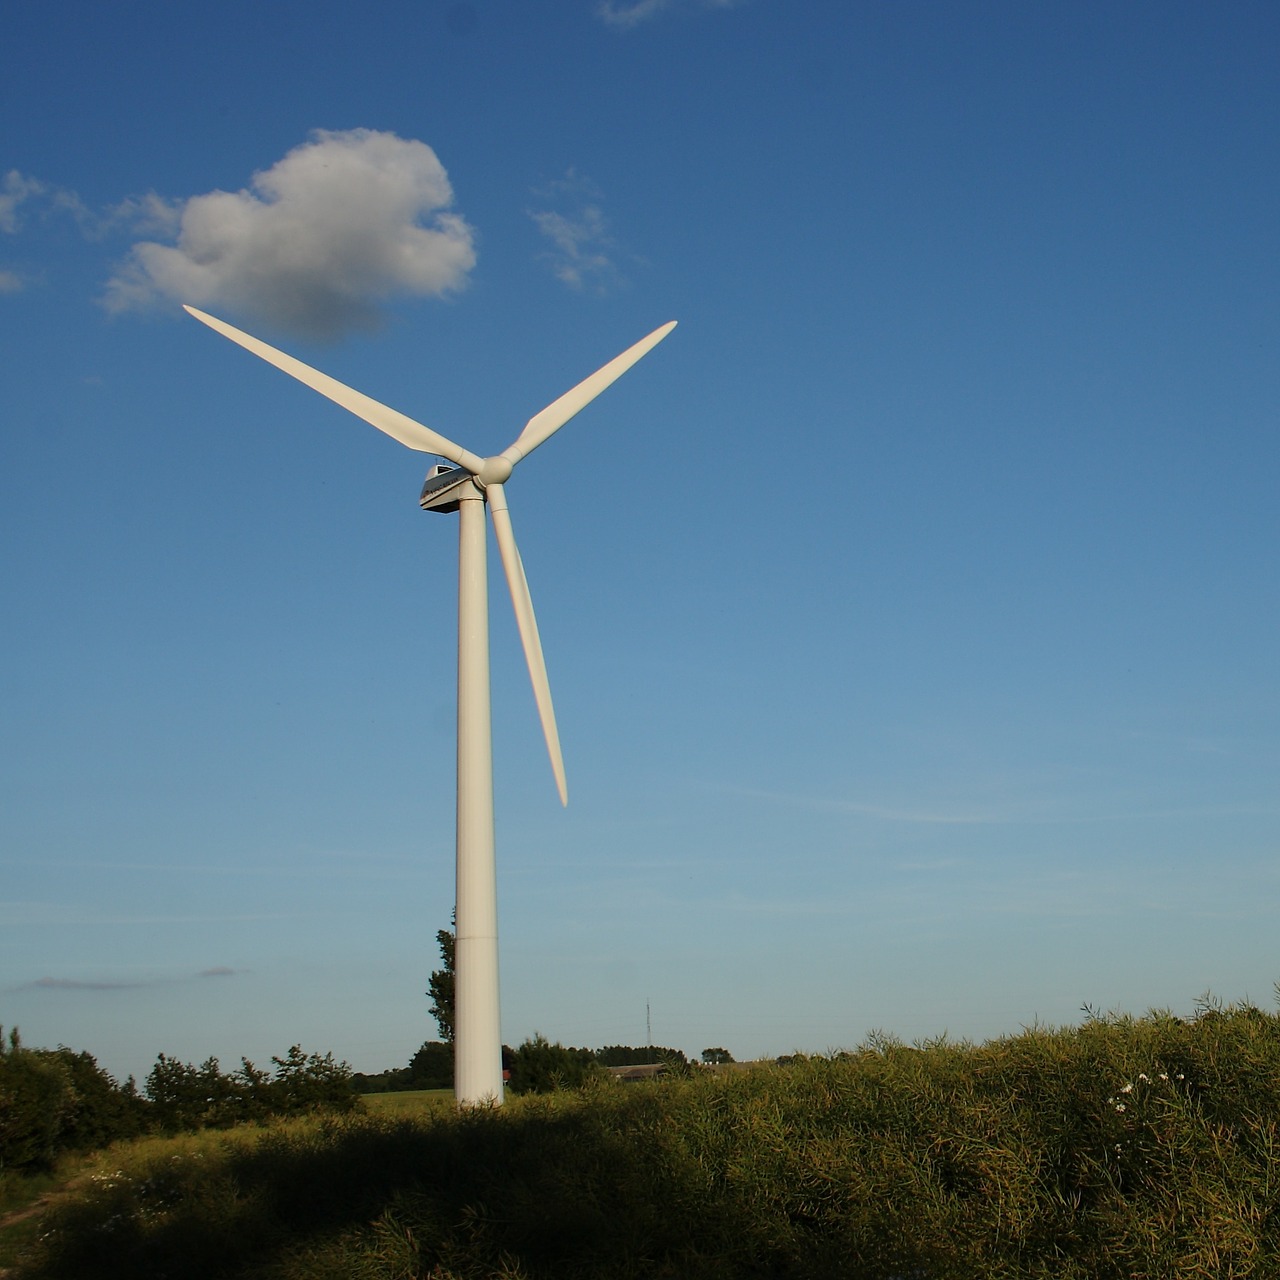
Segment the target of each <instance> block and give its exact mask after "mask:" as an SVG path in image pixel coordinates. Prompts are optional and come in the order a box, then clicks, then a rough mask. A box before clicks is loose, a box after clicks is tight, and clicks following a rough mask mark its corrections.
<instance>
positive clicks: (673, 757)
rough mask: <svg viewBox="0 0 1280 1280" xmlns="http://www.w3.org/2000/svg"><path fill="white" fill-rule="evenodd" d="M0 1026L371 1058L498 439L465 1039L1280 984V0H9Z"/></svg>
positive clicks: (402, 1023)
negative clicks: (430, 430) (476, 991)
mask: <svg viewBox="0 0 1280 1280" xmlns="http://www.w3.org/2000/svg"><path fill="white" fill-rule="evenodd" d="M0 40H3V43H4V46H5V47H6V49H8V50H9V53H10V57H9V58H8V60H7V69H6V75H5V77H4V79H3V83H0V100H2V101H3V114H2V118H3V119H4V120H5V121H6V129H5V132H4V138H3V146H2V147H0V184H2V185H0V317H3V321H2V323H3V325H4V351H5V359H4V360H3V361H2V362H0V396H2V398H3V404H4V407H5V412H4V419H3V422H4V425H3V442H4V444H3V447H4V454H3V466H2V467H0V522H2V525H3V537H4V547H5V554H4V557H3V560H2V561H0V591H2V593H3V594H2V596H0V599H2V600H3V613H4V618H5V623H4V627H3V629H2V630H0V636H2V638H3V640H2V643H3V658H4V661H3V666H2V668H0V679H2V680H3V686H2V687H0V706H3V717H4V725H5V732H4V734H3V737H2V738H0V751H2V752H3V759H2V761H0V764H2V767H0V788H2V796H3V798H2V801H0V857H2V859H3V877H2V883H0V893H2V897H3V904H2V905H0V911H2V912H3V915H2V917H0V919H2V921H3V927H2V928H0V1022H3V1023H4V1024H5V1025H13V1024H15V1023H16V1024H17V1025H19V1026H20V1027H21V1028H22V1031H23V1034H24V1038H25V1039H26V1040H27V1042H28V1043H32V1044H53V1043H58V1042H63V1043H66V1044H69V1045H71V1046H73V1047H75V1048H84V1049H88V1050H89V1051H91V1052H93V1053H95V1054H96V1055H97V1056H98V1057H99V1060H100V1061H101V1062H102V1063H103V1064H104V1065H105V1066H107V1067H108V1068H109V1069H110V1070H112V1071H114V1072H116V1073H118V1074H121V1075H124V1074H127V1073H130V1072H133V1073H136V1074H138V1075H139V1076H141V1075H143V1074H145V1072H146V1071H147V1069H148V1068H149V1066H150V1064H151V1063H152V1062H154V1059H155V1055H156V1054H157V1053H158V1052H161V1051H163V1052H165V1053H168V1054H173V1055H177V1056H179V1057H182V1058H184V1059H187V1060H202V1059H203V1058H204V1057H206V1056H208V1055H210V1054H213V1055H217V1056H218V1057H219V1058H221V1059H222V1061H223V1062H224V1064H227V1065H234V1064H235V1063H237V1062H238V1059H239V1057H240V1056H241V1055H247V1056H249V1057H250V1058H252V1059H254V1060H256V1061H259V1062H261V1061H263V1060H265V1059H266V1058H268V1057H269V1056H270V1055H271V1054H272V1053H279V1052H282V1051H283V1050H284V1049H285V1048H287V1047H288V1046H289V1045H290V1044H292V1043H294V1042H300V1043H302V1044H303V1046H304V1047H305V1048H307V1049H308V1050H312V1049H314V1050H321V1051H323V1050H332V1051H333V1052H334V1053H336V1054H337V1055H338V1056H340V1057H343V1058H346V1059H347V1060H348V1061H350V1062H351V1063H352V1064H353V1065H354V1066H355V1067H356V1068H358V1069H361V1070H366V1071H373V1070H378V1069H382V1068H384V1067H389V1066H397V1065H402V1064H403V1063H405V1062H406V1061H407V1060H408V1057H409V1056H410V1054H411V1053H412V1052H413V1050H414V1049H415V1048H416V1047H417V1045H418V1044H420V1043H421V1042H422V1041H423V1040H425V1039H427V1038H430V1037H433V1036H434V1034H435V1029H434V1024H433V1023H432V1022H431V1021H430V1019H429V1017H428V1014H427V1008H426V1005H427V1002H426V1000H425V998H424V996H423V992H424V990H425V987H426V981H427V977H428V975H429V973H430V970H431V969H432V968H433V967H434V966H435V964H436V963H437V962H438V954H437V951H436V947H435V940H434V935H435V931H436V930H437V929H438V928H441V927H443V926H444V925H445V924H447V922H448V919H449V913H450V910H451V907H452V901H453V785H454V776H453V775H454V763H453V736H454V729H453V719H452V717H453V705H454V664H455V634H454V626H455V609H456V606H455V596H454V591H455V582H456V554H457V552H456V527H455V524H454V522H452V521H450V520H446V519H444V518H441V517H438V516H434V515H426V514H424V513H422V512H420V511H419V510H418V508H417V503H416V499H417V491H418V488H419V486H420V484H421V480H422V475H423V473H424V471H425V468H426V466H427V465H429V463H430V462H431V459H430V458H428V457H425V456H424V455H421V454H414V453H411V452H409V451H407V450H405V449H403V448H401V447H400V446H399V445H398V444H396V443H394V442H393V441H391V440H389V439H387V438H386V437H384V436H382V435H380V434H379V433H378V432H376V431H374V430H373V429H372V428H370V427H368V426H366V425H365V424H363V423H361V422H359V421H358V420H357V419H355V418H353V417H351V416H350V415H348V414H345V413H344V412H342V411H341V410H339V409H337V408H335V407H333V406H331V405H329V404H327V403H326V402H325V401H323V400H321V399H320V398H319V397H317V396H315V395H314V394H313V393H311V392H309V391H307V390H306V389H305V388H303V387H301V386H299V385H298V384H296V383H295V382H293V381H292V380H291V379H289V378H287V377H285V376H283V375H282V374H280V373H279V372H278V371H276V370H273V369H271V368H270V367H268V366H267V365H265V364H263V363H262V362H260V361H257V360H255V359H254V358H253V357H252V356H249V355H247V354H246V353H245V352H243V351H241V350H239V349H238V348H236V347H234V346H233V345H232V344H230V343H228V342H226V341H225V340H224V339H222V338H221V337H219V336H217V335H216V334H214V333H211V332H210V331H209V330H208V329H205V328H203V327H202V326H200V325H199V324H197V323H195V322H194V321H192V320H190V319H189V318H188V317H186V316H185V315H184V314H183V313H182V312H181V310H180V308H179V305H178V304H179V302H181V301H187V302H191V303H194V304H196V305H198V306H201V307H203V308H204V309H206V310H208V311H211V312H213V313H214V314H216V315H219V316H223V317H224V318H226V319H227V320H229V321H231V322H232V323H234V324H237V325H240V326H241V327H243V328H245V329H247V330H249V331H250V332H252V333H255V334H257V335H259V336H261V337H263V338H264V339H266V340H267V341H269V342H272V343H274V344H276V345H277V346H280V347H283V348H284V349H285V350H287V351H290V352H292V353H294V354H296V355H297V356H299V357H300V358H301V359H303V360H306V361H308V362H309V363H312V364H314V365H317V366H319V367H320V368H322V369H324V370H325V371H327V372H329V373H331V374H332V375H334V376H335V377H338V378H340V379H342V380H343V381H345V382H348V383H349V384H351V385H353V386H355V387H358V388H359V389H361V390H363V391H365V392H367V393H369V394H370V395H373V396H375V397H376V398H378V399H380V400H383V401H385V402H387V403H389V404H391V405H394V406H395V407H397V408H399V409H402V410H403V411H405V412H406V413H408V414H410V415H411V416H413V417H415V418H418V419H420V420H421V421H423V422H425V423H426V424H427V425H428V426H431V427H434V428H435V429H437V430H439V431H441V432H442V433H444V434H445V435H446V436H449V437H451V438H453V439H455V440H458V441H460V442H461V443H462V444H464V445H466V446H467V447H469V448H472V449H474V450H476V451H478V452H480V453H491V452H495V451H496V450H498V449H500V448H502V447H503V446H505V445H506V444H508V443H509V442H510V441H511V440H512V439H513V438H514V436H515V435H516V433H517V432H518V430H519V429H520V427H521V426H522V425H523V423H524V422H525V420H526V419H527V418H528V417H529V416H530V415H531V414H532V413H534V412H536V411H537V410H538V409H540V408H542V407H543V405H545V404H546V403H548V402H549V401H551V400H552V399H554V398H555V397H556V396H557V395H559V394H560V393H561V392H562V391H564V390H565V389H567V388H568V387H569V386H571V385H572V384H573V383H575V382H577V381H578V380H579V379H580V378H582V377H584V376H585V375H586V374H588V373H590V372H591V371H592V370H594V369H595V368H597V367H598V366H599V365H601V364H603V363H604V362H605V361H606V360H608V359H609V358H611V357H612V356H613V355H615V354H617V353H618V352H619V351H621V350H622V349H623V348H624V347H626V346H629V345H630V344H631V343H632V342H634V341H635V340H637V339H638V338H640V337H641V336H643V335H644V334H645V333H647V332H649V331H650V330H651V329H653V328H655V327H656V326H657V325H659V324H660V323H662V322H664V321H666V320H669V319H677V320H679V321H680V327H679V328H678V329H677V330H676V331H675V333H674V334H673V335H672V336H671V337H670V338H669V339H668V340H667V341H666V342H664V343H663V344H662V345H661V346H660V347H659V348H658V349H657V350H655V351H654V352H653V353H652V354H650V355H649V356H647V357H646V358H645V359H644V360H643V361H642V362H641V363H640V364H639V365H637V366H636V367H635V369H633V370H632V371H631V372H630V373H628V374H627V375H625V377H624V378H623V379H622V380H621V381H619V382H618V383H617V384H615V386H614V387H613V388H611V389H610V390H609V391H608V392H606V393H605V394H604V395H603V396H602V397H601V398H600V399H598V400H597V401H596V402H595V403H594V404H593V405H592V406H590V408H589V409H587V410H586V411H585V412H584V413H583V414H582V415H581V416H580V417H579V418H577V419H575V420H574V421H573V422H572V423H571V424H570V425H569V426H568V427H566V428H565V429H564V431H562V432H561V433H560V434H559V435H558V436H557V437H556V438H555V439H554V440H553V441H552V442H550V443H549V444H548V445H546V446H545V447H544V448H543V449H541V450H539V452H538V453H537V455H536V456H535V457H533V458H530V459H529V460H528V461H527V462H526V463H525V464H524V465H523V466H522V467H521V468H520V471H519V473H518V474H517V476H516V477H515V478H514V480H513V482H512V484H511V486H510V497H511V504H512V511H513V516H514V520H515V527H516V531H517V534H518V536H519V538H520V545H521V549H522V552H523V555H524V560H525V564H526V568H527V570H528V574H529V579H530V583H531V586H532V589H533V595H534V600H535V602H536V605H537V609H538V617H539V623H540V626H541V630H542V639H543V644H544V647H545V650H546V654H547V661H548V666H549V669H550V674H551V681H552V687H553V690H554V692H555V698H556V708H557V712H558V716H559V720H560V730H561V737H562V740H563V744H564V751H565V759H566V765H567V769H568V777H569V789H570V804H569V807H568V809H567V810H562V809H561V807H560V805H559V803H558V800H557V798H556V795H555V791H554V787H553V785H552V780H551V775H550V770H549V768H548V765H547V762H546V758H545V752H544V751H543V747H542V744H541V738H540V734H539V730H538V726H537V720H536V715H535V711H534V706H533V699H532V697H531V695H530V693H529V690H528V682H527V678H526V675H525V672H524V668H523V663H522V660H521V658H520V655H519V645H518V640H517V637H516V633H515V628H514V626H513V625H512V619H511V614H510V607H509V604H508V602H507V601H506V599H505V592H504V589H503V585H502V583H501V581H500V576H495V578H494V580H493V582H492V587H493V603H492V617H493V686H494V700H495V717H494V720H495V723H494V734H495V756H496V770H497V808H498V814H497V819H498V857H499V890H500V921H501V934H502V941H501V945H502V977H503V1036H504V1039H506V1040H507V1041H508V1042H509V1043H513V1044H514V1043H518V1042H519V1041H520V1040H522V1039H523V1038H525V1037H526V1036H528V1035H530V1034H532V1033H533V1032H534V1031H535V1030H536V1031H541V1032H543V1033H544V1034H546V1035H548V1036H550V1037H552V1038H553V1039H559V1040H562V1041H563V1042H565V1043H574V1044H586V1045H592V1046H595V1045H602V1044H609V1043H640V1042H642V1041H643V1039H644V1037H645V1027H646V1006H648V1009H649V1012H650V1016H651V1021H652V1029H653V1036H654V1039H655V1040H656V1041H657V1042H659V1043H663V1044H670V1045H676V1046H679V1047H682V1048H684V1049H686V1050H687V1051H690V1052H692V1053H697V1052H698V1051H700V1050H701V1049H702V1048H703V1047H705V1046H709V1045H724V1046H726V1047H728V1048H729V1049H730V1050H731V1051H732V1052H733V1053H734V1054H735V1055H736V1056H738V1057H740V1058H746V1057H753V1056H758V1055H766V1054H768V1055H775V1054H780V1053H785V1052H789V1051H792V1050H795V1049H801V1050H811V1051H820V1050H825V1049H827V1048H833V1047H838V1046H851V1045H854V1044H857V1043H858V1042H859V1041H861V1040H862V1039H863V1037H864V1036H865V1035H866V1034H867V1032H868V1031H869V1030H872V1029H876V1028H880V1029H884V1030H887V1031H890V1032H893V1033H896V1034H898V1035H901V1036H903V1037H904V1038H907V1039H912V1038H916V1037H920V1036H931V1035H935V1034H938V1033H939V1032H942V1031H943V1030H947V1031H949V1032H950V1033H951V1034H953V1035H957V1036H970V1037H975V1038H981V1037H987V1036H991V1035H999V1034H1004V1033H1008V1032H1014V1031H1017V1030H1018V1028H1019V1027H1020V1026H1022V1025H1025V1024H1028V1023H1031V1022H1032V1021H1034V1020H1036V1019H1039V1020H1041V1021H1043V1022H1050V1023H1062V1022H1070V1021H1074V1020H1075V1019H1076V1018H1077V1017H1078V1016H1079V1010H1080V1008H1081V1006H1082V1004H1085V1003H1088V1004H1090V1005H1092V1006H1094V1007H1098V1008H1103V1009H1110V1008H1121V1009H1127V1010H1130V1011H1133V1012H1141V1011H1143V1010H1145V1009H1146V1008H1148V1007H1152V1006H1168V1007H1172V1008H1175V1009H1179V1010H1181V1009H1189V1008H1190V1007H1191V1006H1192V1004H1193V1002H1194V1000H1195V998H1196V997H1197V996H1198V995H1200V994H1201V993H1202V992H1204V991H1206V990H1213V991H1215V992H1217V993H1219V994H1220V995H1221V996H1223V997H1225V998H1231V999H1238V998H1252V999H1254V1000H1256V1001H1259V1002H1261V1003H1269V1002H1270V1000H1271V998H1272V984H1273V983H1274V982H1275V980H1276V979H1277V978H1280V958H1278V956H1277V952H1276V949H1275V945H1274V939H1275V932H1276V931H1275V917H1276V911H1277V908H1278V907H1280V864H1278V862H1277V857H1276V855H1277V847H1278V845H1280V799H1278V798H1277V786H1276V783H1277V767H1278V765H1280V681H1278V680H1277V674H1276V670H1277V665H1276V635H1277V624H1278V623H1280V607H1278V603H1277V602H1278V596H1277V590H1276V565H1277V563H1278V562H1280V515H1278V514H1277V510H1278V504H1277V503H1276V501H1275V493H1276V491H1277V487H1278V482H1280V449H1278V447H1277V432H1276V420H1277V413H1276V407H1277V405H1278V404H1280V357H1278V356H1277V352H1278V351H1280V308H1278V307H1277V298H1278V297H1280V270H1278V260H1277V236H1276V228H1277V226H1280V166H1278V165H1277V161H1276V157H1277V156H1280V137H1278V136H1277V135H1278V134H1280V77H1277V75H1276V71H1275V67H1276V54H1277V46H1278V44H1280V12H1277V10H1276V9H1275V7H1274V6H1272V5H1266V4H1250V3H1243V4H1237V5H1232V6H1229V7H1227V8H1221V7H1218V8H1215V9H1209V8H1206V7H1204V6H1201V5H1191V4H1179V3H1173V4H1169V3H1162V4H1158V5H1157V4H1137V3H1135V4H1128V5H1119V6H1118V5H1112V4H1076V5H1060V6H1040V5H1034V6H1033V5H1024V4H1013V3H990V4H982V3H979V4H965V5H958V4H935V5H931V6H890V5H863V4H846V3H839V4H837V3H817V2H814V3H804V4H783V3H781V0H740V2H738V3H733V2H731V0H728V2H726V0H721V2H719V3H714V2H712V0H667V2H665V3H663V2H661V0H642V2H640V3H631V2H630V0H614V2H613V3H606V4H599V3H597V2H596V0H555V2H554V3H548V4H540V5H531V4H528V3H525V2H523V0H475V2H474V3H440V4H436V3H425V4H413V5H411V4H405V3H399V2H396V0H386V2H385V3H377V2H375V3H373V4H372V5H363V6H359V7H357V6H354V5H350V4H343V3H329V4H315V3H311V4H308V5H305V6H304V5H301V4H294V3H280V4H275V5H271V6H260V5H248V4H243V3H239V2H238V0H231V2H228V3H223V4H220V5H218V6H194V7H193V6H184V7H182V8H181V9H180V10H179V9H177V8H175V7H174V6H172V5H167V4H165V5H162V4H158V3H154V2H152V0H141V2H139V3H136V4H131V5H129V6H125V7H123V8H122V7H120V6H102V5H90V4H84V3H69V2H68V0H45V2H44V3H41V4H40V5H36V4H31V3H26V2H25V0H23V2H21V3H17V4H13V5H10V6H8V7H7V8H6V10H5V13H4V16H3V17H0Z"/></svg>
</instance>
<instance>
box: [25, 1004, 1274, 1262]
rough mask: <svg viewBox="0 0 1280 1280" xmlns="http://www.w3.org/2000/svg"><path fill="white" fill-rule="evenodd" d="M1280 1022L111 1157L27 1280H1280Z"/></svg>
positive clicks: (520, 1103)
mask: <svg viewBox="0 0 1280 1280" xmlns="http://www.w3.org/2000/svg"><path fill="white" fill-rule="evenodd" d="M1278 1125H1280V1018H1277V1016H1276V1015H1274V1014H1271V1013H1267V1012H1264V1011H1261V1010H1258V1009H1255V1008H1252V1007H1228V1008H1213V1007H1204V1008H1202V1009H1201V1010H1200V1011H1199V1014H1198V1016H1196V1017H1195V1018H1192V1019H1188V1020H1182V1019H1179V1018H1175V1017H1173V1016H1171V1015H1168V1014H1160V1013H1154V1014H1150V1015H1148V1016H1147V1017H1144V1018H1140V1019H1131V1018H1127V1017H1108V1018H1092V1019H1090V1020H1089V1021H1088V1022H1086V1023H1085V1024H1084V1025H1083V1026H1081V1027H1078V1028H1071V1029H1063V1030H1050V1029H1041V1028H1033V1029H1030V1030H1027V1031H1025V1032H1024V1033H1023V1034H1021V1035H1018V1036H1015V1037H1010V1038H1008V1039H1003V1040H999V1041H994V1042H991V1043H989V1044H985V1045H981V1046H973V1045H968V1044H953V1043H948V1042H946V1041H940V1042H936V1043H929V1044H923V1045H918V1046H904V1045H901V1044H899V1043H896V1042H894V1041H893V1040H891V1039H889V1038H885V1037H874V1038H873V1039H872V1041H871V1042H870V1043H868V1044H867V1045H865V1046H864V1047H862V1048H861V1049H859V1050H857V1051H856V1052H854V1053H851V1054H845V1055H836V1056H833V1057H829V1058H808V1059H806V1058H798V1059H796V1060H794V1061H792V1062H791V1063H790V1064H788V1065H787V1066H785V1067H772V1068H759V1069H756V1070H750V1071H742V1072H725V1073H716V1074H712V1073H709V1072H708V1073H702V1072H698V1071H696V1070H694V1071H691V1072H690V1073H689V1074H688V1075H687V1076H685V1077H683V1078H675V1079H668V1080H665V1081H660V1082H655V1083H652V1084H636V1085H619V1084H614V1083H606V1082H599V1081H597V1082H596V1083H594V1084H592V1085H591V1086H590V1087H588V1088H587V1089H585V1090H582V1091H578V1092H563V1093H559V1094H552V1095H532V1096H529V1097H525V1098H521V1099H518V1100H515V1101H514V1102H513V1103H512V1104H511V1105H509V1106H507V1107H505V1108H503V1109H501V1110H492V1111H474V1112H470V1113H463V1114H458V1113H456V1112H452V1111H448V1110H445V1109H431V1110H427V1111H425V1112H424V1113H423V1114H421V1115H420V1116H415V1117H410V1116H394V1115H375V1114H369V1113H363V1112H356V1113H353V1114H352V1115H349V1116H346V1117H330V1118H312V1119H305V1120H290V1121H284V1122H280V1123H278V1124H276V1125H275V1126H274V1127H268V1128H266V1129H264V1130H254V1131H250V1130H235V1131H232V1132H231V1133H230V1134H224V1135H203V1136H200V1137H188V1138H178V1139H172V1140H169V1141H168V1142H161V1141H160V1140H157V1139H151V1140H149V1141H147V1142H145V1143H143V1144H134V1145H132V1146H131V1145H128V1144H124V1145H121V1146H118V1147H117V1148H114V1149H112V1150H111V1151H109V1152H107V1153H105V1154H104V1156H103V1157H101V1161H100V1164H99V1166H98V1170H97V1172H96V1173H95V1174H93V1176H91V1177H89V1178H87V1179H86V1180H84V1181H83V1182H82V1184H81V1185H80V1187H79V1188H78V1189H77V1190H76V1191H75V1192H74V1194H73V1195H71V1196H70V1197H69V1198H68V1199H67V1200H66V1201H65V1202H64V1203H63V1204H61V1205H60V1206H59V1207H57V1208H56V1209H55V1210H53V1211H52V1212H51V1213H50V1214H49V1215H48V1216H47V1217H46V1219H45V1220H44V1222H43V1224H42V1226H41V1238H40V1239H39V1241H38V1243H37V1244H36V1246H35V1248H34V1251H33V1252H32V1253H30V1254H29V1255H28V1257H27V1258H26V1260H25V1261H24V1263H23V1264H22V1267H21V1268H20V1269H19V1270H18V1271H17V1272H16V1273H15V1274H16V1275H17V1276H19V1277H21V1280H70V1278H72V1277H74V1278H75V1280H95V1278H102V1280H106V1278H108V1277H112V1278H116V1277H119V1278H123V1277H129V1278H130V1280H133V1278H134V1277H139V1276H146V1277H164V1276H173V1277H178V1276H181V1277H184V1278H185V1280H205V1278H207V1280H213V1278H214V1277H224V1276H225V1277H246V1278H247V1277H257V1278H259V1280H298V1278H301V1277H307V1278H309V1280H339V1278H341V1280H360V1278H367V1280H375V1278H377V1280H408V1278H409V1277H432V1278H434V1280H449V1278H451V1277H452V1278H456V1280H469V1278H471V1277H494V1276H505V1277H527V1278H528V1280H542V1278H543V1277H546V1278H547V1280H550V1278H552V1277H554V1278H555V1280H566V1278H571V1277H602V1278H607V1277H617V1278H619V1280H621V1278H624V1277H626V1278H631V1277H636V1278H638V1277H657V1276H671V1277H682V1278H683V1277H690V1278H697V1277H707V1278H710V1277H720V1278H726V1280H727V1278H732V1277H742V1278H744V1280H745V1278H748V1277H759V1278H760V1280H763V1278H764V1277H771V1278H774V1277H795V1278H796V1280H801V1278H803V1280H820V1278H822V1277H866V1278H867V1280H888V1278H889V1277H906V1276H911V1277H919V1278H921V1280H923V1278H925V1277H948V1278H955V1280H962V1278H969V1277H972V1278H973V1280H1001V1278H1007V1280H1015V1278H1022V1277H1040V1278H1043V1280H1049V1277H1053V1280H1086V1278H1087V1280H1098V1278H1103V1280H1107V1278H1111V1277H1114V1278H1115V1280H1121V1278H1122V1277H1123V1278H1124V1280H1132V1278H1134V1277H1142V1278H1150V1280H1157V1278H1158V1280H1168V1278H1169V1277H1173V1276H1177V1277H1180V1278H1182V1277H1206V1278H1207V1277H1214V1280H1222V1278H1224V1277H1237V1276H1238V1277H1243V1276H1275V1275H1280V1159H1278V1157H1280V1130H1278V1128H1277V1126H1278Z"/></svg>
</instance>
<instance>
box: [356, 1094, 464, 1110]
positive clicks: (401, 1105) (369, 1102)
mask: <svg viewBox="0 0 1280 1280" xmlns="http://www.w3.org/2000/svg"><path fill="white" fill-rule="evenodd" d="M360 1101H361V1103H362V1104H363V1106H364V1107H365V1109H366V1110H367V1111H371V1112H373V1113H374V1114H375V1115H380V1116H403V1115H421V1114H422V1113H423V1112H426V1111H431V1110H434V1109H437V1108H440V1107H445V1108H452V1107H453V1090H452V1089H405V1090H403V1091H401V1092H399V1093H366V1094H362V1095H361V1098H360Z"/></svg>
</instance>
